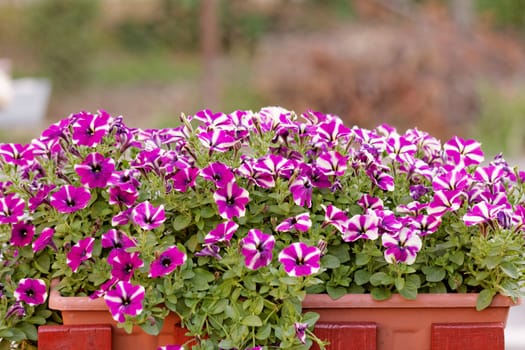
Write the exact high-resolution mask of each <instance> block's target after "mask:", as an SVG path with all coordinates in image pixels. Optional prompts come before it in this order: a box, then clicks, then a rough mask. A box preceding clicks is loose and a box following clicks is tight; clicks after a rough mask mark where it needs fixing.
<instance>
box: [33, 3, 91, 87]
mask: <svg viewBox="0 0 525 350" xmlns="http://www.w3.org/2000/svg"><path fill="white" fill-rule="evenodd" d="M97 13H98V1H97V0H76V1H70V0H42V1H35V2H32V3H31V5H30V8H29V14H28V16H27V25H28V29H29V30H28V33H29V36H30V37H29V40H30V41H31V44H32V49H33V50H34V56H35V57H37V58H38V59H39V61H40V62H41V64H42V65H43V69H44V71H45V73H47V74H49V75H50V76H51V77H52V79H53V82H54V84H55V86H56V87H58V88H69V87H74V86H77V85H78V84H79V83H81V82H82V81H85V79H87V77H88V76H89V67H90V63H91V62H92V60H93V56H94V53H95V48H96V31H95V30H94V28H95V27H94V24H95V19H96V18H97Z"/></svg>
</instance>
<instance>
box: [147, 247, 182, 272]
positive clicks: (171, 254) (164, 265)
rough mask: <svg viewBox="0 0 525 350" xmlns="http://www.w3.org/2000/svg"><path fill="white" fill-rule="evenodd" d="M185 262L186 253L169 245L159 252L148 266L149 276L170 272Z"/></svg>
mask: <svg viewBox="0 0 525 350" xmlns="http://www.w3.org/2000/svg"><path fill="white" fill-rule="evenodd" d="M185 262H186V254H185V253H184V252H182V251H180V250H179V248H177V246H171V247H169V248H167V249H166V250H164V251H163V252H162V253H160V254H159V256H158V258H157V259H155V260H154V261H153V262H152V263H151V266H150V271H149V277H161V276H166V275H168V274H170V273H172V272H173V271H174V270H175V269H176V268H177V267H178V266H181V265H183V264H184V263H185Z"/></svg>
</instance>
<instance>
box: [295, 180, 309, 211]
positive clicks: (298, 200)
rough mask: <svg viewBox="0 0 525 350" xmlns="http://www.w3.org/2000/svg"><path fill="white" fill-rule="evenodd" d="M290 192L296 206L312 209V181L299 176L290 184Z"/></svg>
mask: <svg viewBox="0 0 525 350" xmlns="http://www.w3.org/2000/svg"><path fill="white" fill-rule="evenodd" d="M290 192H291V193H292V196H293V201H294V203H295V204H297V205H299V206H301V207H304V206H306V207H307V208H311V207H312V192H313V186H312V182H311V181H310V179H309V178H308V177H306V176H298V177H297V178H295V179H294V180H293V181H292V183H290Z"/></svg>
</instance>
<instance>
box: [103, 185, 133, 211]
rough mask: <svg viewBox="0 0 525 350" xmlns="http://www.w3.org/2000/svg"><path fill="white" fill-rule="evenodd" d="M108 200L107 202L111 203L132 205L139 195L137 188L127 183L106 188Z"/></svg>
mask: <svg viewBox="0 0 525 350" xmlns="http://www.w3.org/2000/svg"><path fill="white" fill-rule="evenodd" d="M108 192H109V200H108V203H109V204H112V205H123V206H126V207H128V208H129V207H132V206H133V205H134V204H135V201H136V200H137V198H138V197H139V192H138V191H137V188H136V187H135V186H133V185H131V184H129V183H126V184H119V185H115V186H111V187H110V188H109V189H108Z"/></svg>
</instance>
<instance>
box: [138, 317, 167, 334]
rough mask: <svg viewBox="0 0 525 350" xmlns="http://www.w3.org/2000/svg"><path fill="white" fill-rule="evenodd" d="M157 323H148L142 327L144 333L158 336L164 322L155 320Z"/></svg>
mask: <svg viewBox="0 0 525 350" xmlns="http://www.w3.org/2000/svg"><path fill="white" fill-rule="evenodd" d="M154 319H155V322H151V321H147V322H144V323H143V324H141V325H140V327H141V328H142V329H143V330H144V332H146V333H148V334H151V335H158V334H159V333H160V330H161V329H162V325H163V324H164V320H162V319H157V318H154Z"/></svg>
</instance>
